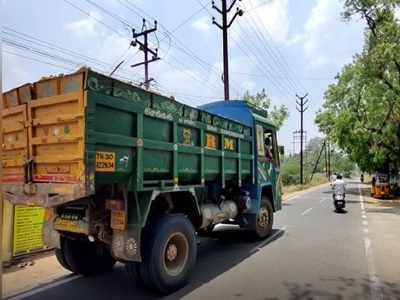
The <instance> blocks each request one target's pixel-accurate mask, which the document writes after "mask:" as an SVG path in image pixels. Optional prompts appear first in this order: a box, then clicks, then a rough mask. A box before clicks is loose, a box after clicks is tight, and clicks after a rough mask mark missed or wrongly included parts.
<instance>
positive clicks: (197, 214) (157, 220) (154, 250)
mask: <svg viewBox="0 0 400 300" xmlns="http://www.w3.org/2000/svg"><path fill="white" fill-rule="evenodd" d="M3 106H4V109H3V111H2V121H3V122H2V123H3V129H2V139H3V145H2V147H3V154H2V158H1V159H2V164H3V178H2V187H3V190H2V192H3V196H4V198H5V199H6V200H8V201H10V202H11V203H13V204H23V205H36V206H42V207H45V208H46V211H45V225H44V230H43V231H44V240H45V243H46V244H47V245H48V246H50V247H51V246H53V247H55V249H56V256H57V258H58V260H59V262H60V263H61V264H62V265H63V266H64V267H65V268H66V269H68V270H71V271H72V272H74V273H78V274H84V275H93V274H97V273H100V272H105V271H109V270H111V269H112V267H113V265H114V264H115V262H116V261H120V262H123V263H125V265H126V268H127V270H128V271H129V272H128V273H129V274H132V275H134V276H135V278H137V279H138V280H140V281H142V282H143V283H144V285H146V286H148V287H151V288H153V289H156V290H158V291H160V292H161V293H170V292H173V291H175V290H177V289H179V288H180V287H182V286H183V285H184V284H185V283H187V281H188V280H189V276H190V274H191V273H192V272H193V270H194V266H195V262H196V251H197V243H196V238H197V235H198V234H200V233H207V232H210V231H212V230H213V228H214V226H215V225H217V224H221V223H222V224H223V223H225V224H237V225H239V226H240V227H242V228H245V229H247V230H248V234H251V235H253V236H255V237H256V238H266V237H268V236H269V235H270V234H271V231H272V225H273V214H274V212H276V211H278V210H280V209H281V189H280V187H281V185H280V176H279V164H280V163H279V153H278V146H277V136H276V128H275V126H274V125H273V124H272V123H271V122H270V121H268V119H267V115H266V112H264V111H262V110H259V109H256V108H255V107H251V106H249V105H248V104H247V103H246V102H244V101H220V102H214V103H210V104H208V105H204V106H203V107H201V108H193V107H190V106H187V105H185V104H182V103H179V102H177V101H174V100H173V99H171V98H168V97H164V96H162V95H159V94H157V93H153V92H150V91H146V90H143V89H141V88H138V87H136V86H133V85H130V84H127V83H124V82H121V81H118V80H115V79H113V78H110V77H107V76H104V75H102V74H98V73H96V72H93V71H91V70H90V69H82V70H79V71H78V72H76V73H73V74H69V75H60V76H56V77H49V78H43V79H42V80H40V81H38V82H36V83H34V84H27V85H24V86H21V87H19V88H16V89H13V90H11V91H9V92H7V93H5V94H4V95H3Z"/></svg>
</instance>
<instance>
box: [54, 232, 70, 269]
mask: <svg viewBox="0 0 400 300" xmlns="http://www.w3.org/2000/svg"><path fill="white" fill-rule="evenodd" d="M63 243H64V238H63V237H60V247H61V249H62V248H63ZM61 249H58V248H56V249H55V250H54V254H55V255H56V258H57V260H58V262H59V263H60V265H61V266H62V267H63V268H64V269H67V270H68V271H72V270H71V266H70V265H69V264H68V263H67V260H66V259H65V256H64V252H63V251H62V250H61Z"/></svg>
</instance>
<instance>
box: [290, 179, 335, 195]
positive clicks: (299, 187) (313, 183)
mask: <svg viewBox="0 0 400 300" xmlns="http://www.w3.org/2000/svg"><path fill="white" fill-rule="evenodd" d="M327 182H328V179H327V178H326V177H325V176H324V175H322V174H316V175H315V176H314V178H313V180H312V181H311V182H307V183H306V184H303V185H301V184H292V185H286V186H285V185H284V186H283V188H282V190H283V194H285V195H286V194H291V193H294V192H298V191H302V190H305V189H308V188H310V187H313V186H317V185H320V184H324V183H327Z"/></svg>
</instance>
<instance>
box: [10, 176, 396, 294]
mask: <svg viewBox="0 0 400 300" xmlns="http://www.w3.org/2000/svg"><path fill="white" fill-rule="evenodd" d="M367 188H368V186H367V185H359V184H358V183H356V182H350V183H349V185H348V193H347V197H346V199H347V207H346V212H345V213H341V214H338V213H335V212H334V209H333V203H332V194H331V191H330V189H329V187H326V186H325V187H323V188H320V189H316V190H315V189H314V190H312V191H310V192H309V193H305V194H300V195H299V196H298V197H296V198H292V199H291V200H289V201H287V202H285V204H284V206H283V210H282V211H281V212H279V213H277V214H276V216H275V230H274V233H273V236H272V237H271V238H270V239H268V240H266V241H262V242H251V241H250V240H249V239H248V238H247V236H246V234H245V233H244V232H242V231H240V230H238V229H236V228H233V227H228V226H224V227H219V228H217V230H216V232H215V233H214V234H213V237H212V238H204V239H201V243H200V246H199V257H198V261H197V265H196V270H195V272H194V275H193V278H192V280H191V283H190V284H189V285H188V286H186V287H185V288H183V289H182V290H180V291H178V292H177V293H175V294H173V295H170V296H168V297H164V298H165V299H178V298H179V299H180V298H185V299H207V300H209V299H400V205H398V204H397V205H396V204H390V205H382V204H378V203H376V202H375V201H371V199H370V198H369V197H367V196H364V197H363V196H360V193H361V192H362V190H363V189H365V191H364V194H367V193H366V189H367ZM21 280H23V278H21ZM158 298H161V297H160V296H158V295H157V294H154V293H152V292H150V291H147V290H144V289H142V288H140V287H137V286H136V285H135V283H134V282H132V281H130V279H129V278H128V277H127V276H126V274H125V271H124V268H123V266H122V265H117V266H116V268H115V269H114V271H113V273H110V274H104V275H101V276H97V277H92V278H83V277H79V276H73V275H72V276H67V277H64V278H63V279H61V280H59V281H55V282H53V283H51V284H47V285H44V286H42V287H40V288H37V289H33V290H31V291H29V292H28V293H27V294H20V295H17V296H16V297H14V298H11V299H32V300H33V299H35V300H36V299H57V300H62V299H68V300H71V299H80V300H81V299H96V300H98V299H121V300H123V299H158Z"/></svg>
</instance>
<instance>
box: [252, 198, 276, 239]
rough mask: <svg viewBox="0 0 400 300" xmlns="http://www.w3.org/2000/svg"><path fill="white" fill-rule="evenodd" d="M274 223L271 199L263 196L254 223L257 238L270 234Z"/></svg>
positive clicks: (254, 232)
mask: <svg viewBox="0 0 400 300" xmlns="http://www.w3.org/2000/svg"><path fill="white" fill-rule="evenodd" d="M273 223H274V210H273V208H272V205H271V201H270V200H269V199H268V198H263V199H262V201H261V205H260V209H259V210H258V213H257V216H256V218H255V222H254V225H253V226H254V228H253V230H252V232H253V235H254V236H255V237H256V238H257V239H264V238H266V237H268V236H270V235H271V232H272V225H273Z"/></svg>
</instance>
